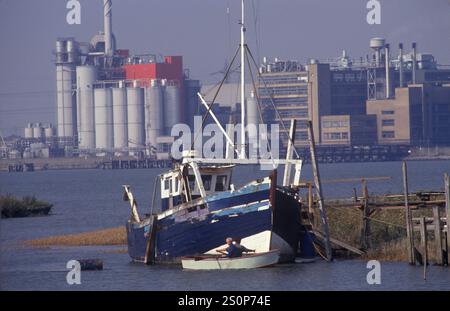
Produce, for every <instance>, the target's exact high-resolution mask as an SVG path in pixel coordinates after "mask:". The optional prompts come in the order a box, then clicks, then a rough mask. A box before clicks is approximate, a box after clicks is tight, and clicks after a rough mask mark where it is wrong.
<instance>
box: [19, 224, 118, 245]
mask: <svg viewBox="0 0 450 311" xmlns="http://www.w3.org/2000/svg"><path fill="white" fill-rule="evenodd" d="M25 244H26V245H29V246H34V247H46V246H97V245H126V244H127V237H126V229H125V227H118V228H111V229H104V230H98V231H91V232H84V233H79V234H69V235H58V236H51V237H47V238H42V239H36V240H28V241H25Z"/></svg>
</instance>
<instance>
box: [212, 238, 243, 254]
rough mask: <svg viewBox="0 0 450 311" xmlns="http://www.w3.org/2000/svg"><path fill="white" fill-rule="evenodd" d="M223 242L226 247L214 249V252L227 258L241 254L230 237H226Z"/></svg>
mask: <svg viewBox="0 0 450 311" xmlns="http://www.w3.org/2000/svg"><path fill="white" fill-rule="evenodd" d="M225 242H226V243H227V247H224V248H220V249H216V252H218V253H221V254H223V255H225V256H227V257H228V258H236V257H240V256H242V253H241V252H240V251H239V249H238V248H237V247H236V245H234V244H233V239H232V238H226V240H225Z"/></svg>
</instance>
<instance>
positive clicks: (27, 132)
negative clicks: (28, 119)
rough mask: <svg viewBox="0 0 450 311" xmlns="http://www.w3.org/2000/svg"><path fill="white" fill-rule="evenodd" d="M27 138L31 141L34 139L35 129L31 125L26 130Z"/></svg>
mask: <svg viewBox="0 0 450 311" xmlns="http://www.w3.org/2000/svg"><path fill="white" fill-rule="evenodd" d="M24 134H25V135H24V136H25V138H26V139H31V138H33V127H32V126H31V123H29V124H28V126H27V127H26V128H25V133H24Z"/></svg>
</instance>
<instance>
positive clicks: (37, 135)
mask: <svg viewBox="0 0 450 311" xmlns="http://www.w3.org/2000/svg"><path fill="white" fill-rule="evenodd" d="M42 137H44V129H43V128H42V127H41V124H39V123H36V124H35V125H34V127H33V138H34V139H39V140H40V139H42Z"/></svg>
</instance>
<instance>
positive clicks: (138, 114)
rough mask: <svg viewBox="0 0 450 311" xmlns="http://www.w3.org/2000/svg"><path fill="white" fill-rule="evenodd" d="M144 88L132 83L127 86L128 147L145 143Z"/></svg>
mask: <svg viewBox="0 0 450 311" xmlns="http://www.w3.org/2000/svg"><path fill="white" fill-rule="evenodd" d="M144 113H145V109H144V89H143V88H140V87H138V86H137V85H134V86H133V87H128V88H127V118H128V121H127V123H128V147H129V148H131V149H132V148H142V147H144V145H145V120H144V119H145V118H144V116H145V115H144Z"/></svg>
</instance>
